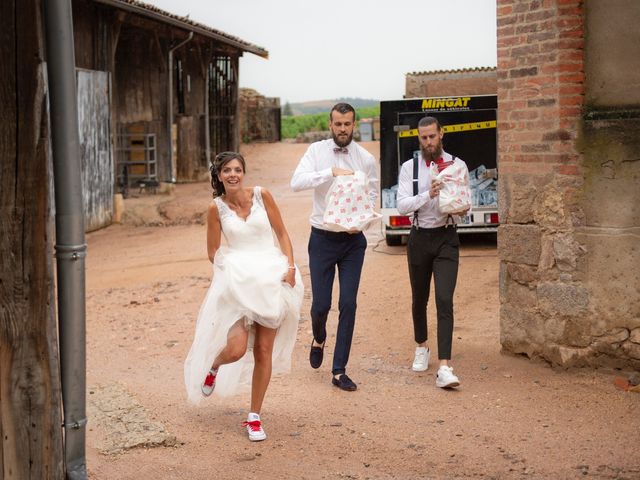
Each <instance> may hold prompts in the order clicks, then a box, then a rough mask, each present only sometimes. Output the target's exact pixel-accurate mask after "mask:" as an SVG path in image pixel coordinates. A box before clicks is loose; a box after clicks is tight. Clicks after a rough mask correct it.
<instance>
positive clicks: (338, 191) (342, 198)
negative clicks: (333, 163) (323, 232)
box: [323, 171, 381, 232]
mask: <svg viewBox="0 0 640 480" xmlns="http://www.w3.org/2000/svg"><path fill="white" fill-rule="evenodd" d="M326 202H327V208H326V209H325V212H324V217H323V222H324V226H325V228H326V229H327V230H331V231H333V232H346V231H349V230H364V229H365V228H366V227H367V226H368V225H369V224H370V223H371V222H373V221H375V220H378V219H379V218H380V217H381V215H380V214H379V213H377V212H375V211H374V210H373V202H372V201H371V200H370V199H369V196H368V195H367V176H366V175H365V173H364V172H360V171H356V172H354V174H353V175H339V176H337V177H336V178H335V179H334V180H333V184H332V185H331V187H330V188H329V191H328V192H327V196H326Z"/></svg>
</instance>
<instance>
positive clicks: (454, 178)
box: [431, 161, 471, 213]
mask: <svg viewBox="0 0 640 480" xmlns="http://www.w3.org/2000/svg"><path fill="white" fill-rule="evenodd" d="M431 178H433V179H434V180H436V181H439V182H440V183H441V187H440V193H439V194H438V207H439V209H440V211H441V212H442V213H456V212H461V211H464V210H469V209H470V208H471V188H470V187H469V171H468V170H467V168H466V165H465V164H464V162H462V161H458V162H455V161H454V162H453V163H452V164H451V165H449V166H448V167H445V169H444V170H442V171H441V172H440V173H438V165H437V164H436V163H435V162H432V163H431Z"/></svg>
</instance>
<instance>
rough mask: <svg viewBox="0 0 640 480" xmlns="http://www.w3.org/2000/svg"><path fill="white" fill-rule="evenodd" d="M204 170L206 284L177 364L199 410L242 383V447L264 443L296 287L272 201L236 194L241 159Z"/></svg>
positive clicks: (255, 192) (286, 360)
mask: <svg viewBox="0 0 640 480" xmlns="http://www.w3.org/2000/svg"><path fill="white" fill-rule="evenodd" d="M210 170H211V186H212V187H213V202H211V204H210V205H209V210H208V214H207V253H208V254H209V260H210V261H211V262H212V263H213V279H212V281H211V286H210V287H209V290H208V292H207V294H206V296H205V299H204V302H203V304H202V306H201V308H200V313H199V315H198V320H197V323H196V331H195V335H194V340H193V344H192V346H191V350H190V351H189V354H188V356H187V359H186V361H185V365H184V377H185V385H186V388H187V395H188V397H189V400H190V401H191V402H193V403H199V402H200V400H202V399H203V398H204V397H207V396H209V395H211V394H212V393H213V392H215V393H216V395H221V396H227V395H232V394H235V393H237V392H238V390H239V389H240V388H241V386H242V385H243V384H249V383H250V384H251V409H250V412H249V414H248V417H247V421H246V422H245V423H244V424H243V425H244V426H246V428H247V432H248V434H249V440H251V441H259V440H264V439H265V438H266V437H267V436H266V434H265V432H264V429H263V428H262V423H261V421H260V410H261V407H262V402H263V400H264V396H265V393H266V391H267V387H268V385H269V380H270V379H271V374H272V371H273V373H284V372H288V371H289V370H290V367H291V354H292V351H293V346H294V343H295V340H296V333H297V327H298V321H299V319H300V305H301V303H302V295H303V285H302V279H301V276H300V273H299V271H298V270H297V268H296V266H295V263H294V259H293V248H292V246H291V240H290V238H289V234H288V233H287V230H286V228H285V226H284V222H283V221H282V217H281V215H280V211H279V209H278V206H277V205H276V203H275V200H274V199H273V196H272V195H271V193H269V192H268V191H267V190H266V189H264V188H261V187H253V188H251V187H245V186H244V182H243V180H244V176H245V173H246V164H245V160H244V158H243V157H242V156H241V155H240V154H239V153H235V152H223V153H220V154H218V155H217V156H216V158H215V159H214V161H213V162H212V165H211V168H210ZM273 233H275V237H276V238H277V240H278V244H279V246H280V248H277V247H276V246H275V243H274V238H273ZM222 234H224V236H225V239H226V243H227V245H226V246H223V245H221V237H222Z"/></svg>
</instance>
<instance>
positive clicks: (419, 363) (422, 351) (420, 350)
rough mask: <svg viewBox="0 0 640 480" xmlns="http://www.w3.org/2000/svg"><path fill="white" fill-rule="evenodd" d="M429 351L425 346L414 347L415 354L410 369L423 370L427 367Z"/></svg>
mask: <svg viewBox="0 0 640 480" xmlns="http://www.w3.org/2000/svg"><path fill="white" fill-rule="evenodd" d="M430 353H431V352H430V351H429V349H428V348H427V347H416V356H415V357H414V359H413V366H412V367H411V369H412V370H413V371H414V372H424V371H425V370H426V369H427V368H429V355H430Z"/></svg>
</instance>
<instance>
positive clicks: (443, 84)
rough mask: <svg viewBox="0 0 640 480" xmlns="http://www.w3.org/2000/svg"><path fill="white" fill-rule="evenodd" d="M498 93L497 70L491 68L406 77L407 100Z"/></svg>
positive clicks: (433, 72) (416, 73)
mask: <svg viewBox="0 0 640 480" xmlns="http://www.w3.org/2000/svg"><path fill="white" fill-rule="evenodd" d="M496 91H497V82H496V69H495V68H491V67H480V68H466V69H462V70H446V71H432V72H413V73H407V75H406V77H405V98H412V97H413V98H423V97H457V96H462V95H495V94H496Z"/></svg>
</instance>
